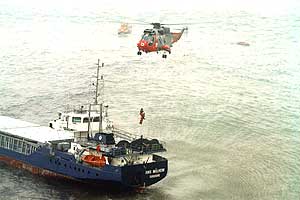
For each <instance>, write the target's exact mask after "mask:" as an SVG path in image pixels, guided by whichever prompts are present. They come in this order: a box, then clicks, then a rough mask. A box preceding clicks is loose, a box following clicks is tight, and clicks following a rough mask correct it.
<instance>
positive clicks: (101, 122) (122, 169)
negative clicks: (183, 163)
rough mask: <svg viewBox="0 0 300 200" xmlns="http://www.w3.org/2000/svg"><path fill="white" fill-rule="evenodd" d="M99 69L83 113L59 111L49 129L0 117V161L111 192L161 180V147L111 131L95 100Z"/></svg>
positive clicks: (152, 141)
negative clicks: (111, 188) (89, 100)
mask: <svg viewBox="0 0 300 200" xmlns="http://www.w3.org/2000/svg"><path fill="white" fill-rule="evenodd" d="M102 66H103V64H102ZM99 67H100V65H99V60H98V68H97V84H96V97H95V102H94V103H93V104H89V106H88V109H84V107H83V106H80V107H79V109H77V110H72V111H70V112H64V113H62V112H60V113H59V118H58V119H57V120H53V121H51V122H50V123H49V126H40V125H37V124H34V123H30V122H26V121H23V120H20V119H14V118H11V117H8V116H0V161H2V162H5V163H7V164H9V165H12V166H14V167H17V168H21V169H25V170H28V171H30V172H32V173H34V174H38V175H41V176H46V177H55V178H62V179H69V180H73V181H78V182H81V183H86V184H91V185H96V186H98V185H101V186H105V187H113V188H115V189H126V190H127V189H129V190H131V189H144V188H146V187H148V186H150V185H153V184H155V183H157V182H159V181H161V180H162V179H164V178H165V177H166V175H167V172H168V160H167V158H165V157H163V156H162V155H161V153H162V152H165V151H166V148H165V144H164V143H163V142H161V141H159V140H158V139H153V138H146V137H144V136H143V135H140V136H138V135H135V134H132V133H129V132H126V131H122V130H121V129H116V128H115V127H114V125H113V121H111V120H110V119H109V118H108V114H107V108H108V106H106V105H104V104H103V102H100V103H99V102H98V94H97V91H98V81H99ZM100 80H103V76H101V79H100ZM97 108H98V109H97ZM95 127H97V128H95ZM99 188H102V187H99Z"/></svg>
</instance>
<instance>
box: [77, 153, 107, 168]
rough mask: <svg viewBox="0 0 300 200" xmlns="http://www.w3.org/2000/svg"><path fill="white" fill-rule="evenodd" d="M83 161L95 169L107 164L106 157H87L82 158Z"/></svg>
mask: <svg viewBox="0 0 300 200" xmlns="http://www.w3.org/2000/svg"><path fill="white" fill-rule="evenodd" d="M82 161H83V162H86V163H87V164H89V165H91V166H93V167H103V166H104V165H105V164H106V159H105V157H104V156H96V155H86V156H84V157H82Z"/></svg>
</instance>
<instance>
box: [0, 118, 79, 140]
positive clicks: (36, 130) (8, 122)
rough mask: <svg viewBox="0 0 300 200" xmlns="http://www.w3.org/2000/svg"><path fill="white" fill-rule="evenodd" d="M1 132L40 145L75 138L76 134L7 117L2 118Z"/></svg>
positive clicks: (0, 120)
mask: <svg viewBox="0 0 300 200" xmlns="http://www.w3.org/2000/svg"><path fill="white" fill-rule="evenodd" d="M0 131H1V132H4V133H7V134H10V135H13V136H19V137H20V138H26V139H29V140H32V141H37V142H40V143H45V142H49V141H56V140H67V139H73V138H74V134H73V133H71V132H68V131H63V130H55V129H52V128H50V127H46V126H40V125H37V124H33V123H29V122H25V121H22V120H19V119H14V118H11V117H7V116H0Z"/></svg>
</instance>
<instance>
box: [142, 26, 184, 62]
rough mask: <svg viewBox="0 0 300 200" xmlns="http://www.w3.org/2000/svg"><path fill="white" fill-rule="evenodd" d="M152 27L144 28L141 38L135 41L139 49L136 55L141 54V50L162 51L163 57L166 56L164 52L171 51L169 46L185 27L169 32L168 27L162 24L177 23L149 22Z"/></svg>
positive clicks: (147, 51)
mask: <svg viewBox="0 0 300 200" xmlns="http://www.w3.org/2000/svg"><path fill="white" fill-rule="evenodd" d="M151 24H152V25H153V28H152V29H145V30H144V34H143V36H142V38H141V40H140V41H139V42H138V43H137V47H138V49H139V51H138V52H137V55H142V52H145V53H149V52H157V53H158V51H164V54H163V55H162V57H163V58H167V54H166V52H168V53H169V54H170V53H171V47H172V44H173V43H174V42H177V41H178V40H179V39H180V38H181V36H182V34H183V32H184V31H185V30H187V27H185V28H182V29H181V31H180V32H178V33H171V31H170V28H168V27H164V26H163V25H179V24H160V23H151Z"/></svg>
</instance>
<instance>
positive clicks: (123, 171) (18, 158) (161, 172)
mask: <svg viewBox="0 0 300 200" xmlns="http://www.w3.org/2000/svg"><path fill="white" fill-rule="evenodd" d="M153 156H154V158H155V160H156V162H152V163H146V164H139V165H128V166H122V167H120V166H112V165H105V166H103V167H101V168H94V167H90V166H87V165H84V164H82V163H79V162H76V161H75V158H74V156H73V155H70V154H68V153H66V152H60V151H55V152H50V150H49V149H47V148H45V147H43V148H39V149H38V150H37V151H35V152H34V153H32V154H30V155H24V154H21V153H18V152H15V151H12V150H9V149H4V148H2V147H0V161H4V162H5V163H7V164H9V165H13V166H15V167H18V168H22V169H26V170H28V171H31V172H32V173H34V174H38V175H42V176H50V177H57V178H64V179H65V178H66V179H71V180H75V181H80V182H86V183H90V184H100V185H112V186H115V187H128V188H140V187H146V186H149V185H152V184H154V183H157V182H158V181H160V180H161V179H163V178H164V177H165V176H166V175H167V171H168V161H167V160H166V159H165V158H163V157H160V156H157V155H153Z"/></svg>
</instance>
